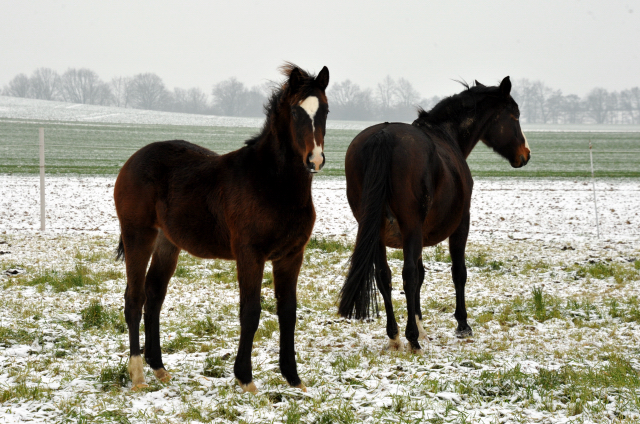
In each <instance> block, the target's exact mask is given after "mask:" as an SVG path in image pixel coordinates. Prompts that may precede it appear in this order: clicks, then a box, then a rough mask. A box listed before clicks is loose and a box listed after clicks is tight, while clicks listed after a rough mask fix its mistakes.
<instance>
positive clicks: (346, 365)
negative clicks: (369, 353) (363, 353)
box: [331, 354, 360, 374]
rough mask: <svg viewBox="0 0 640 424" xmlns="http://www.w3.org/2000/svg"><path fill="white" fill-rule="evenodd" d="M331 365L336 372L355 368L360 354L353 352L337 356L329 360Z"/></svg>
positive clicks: (339, 372)
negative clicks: (352, 353)
mask: <svg viewBox="0 0 640 424" xmlns="http://www.w3.org/2000/svg"><path fill="white" fill-rule="evenodd" d="M331 366H332V367H333V369H334V370H335V371H336V372H337V373H338V374H341V373H343V372H345V371H346V370H349V369H351V368H356V367H359V366H360V355H359V354H354V355H349V356H346V357H345V356H338V357H337V358H336V359H335V360H334V361H333V362H331Z"/></svg>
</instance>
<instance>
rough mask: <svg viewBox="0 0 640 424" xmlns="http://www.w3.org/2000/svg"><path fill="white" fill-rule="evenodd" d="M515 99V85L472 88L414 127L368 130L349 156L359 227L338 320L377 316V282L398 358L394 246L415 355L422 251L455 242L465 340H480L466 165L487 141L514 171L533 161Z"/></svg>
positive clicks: (394, 125)
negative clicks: (470, 278) (472, 305)
mask: <svg viewBox="0 0 640 424" xmlns="http://www.w3.org/2000/svg"><path fill="white" fill-rule="evenodd" d="M510 93H511V81H510V80H509V77H506V78H505V79H504V80H502V83H501V84H500V86H499V87H485V86H483V85H482V84H480V83H478V82H477V81H476V85H475V86H474V87H471V88H469V87H468V86H467V89H466V90H465V91H463V92H462V93H459V94H457V95H454V96H452V97H449V98H446V99H444V100H442V101H441V102H440V103H438V104H437V105H436V106H435V107H434V108H433V109H432V110H431V111H429V112H425V111H424V110H420V111H419V113H418V119H416V120H415V121H414V122H413V124H411V125H408V124H401V123H384V124H378V125H374V126H372V127H369V128H367V129H365V130H364V131H362V132H361V133H360V134H358V135H357V136H356V137H355V138H354V139H353V141H352V142H351V145H350V146H349V148H348V150H347V154H346V158H345V173H346V177H347V198H348V200H349V205H350V206H351V210H352V211H353V214H354V216H355V218H356V220H357V221H358V225H359V227H358V235H357V237H356V245H355V249H354V252H353V256H352V258H351V265H350V269H349V273H348V275H347V279H346V281H345V284H344V286H343V288H342V291H341V298H340V304H339V309H338V312H339V313H340V314H341V315H342V316H345V317H355V318H357V319H362V318H367V317H368V316H369V315H370V313H371V312H377V303H376V296H377V294H376V291H375V287H374V285H373V281H374V280H375V282H376V285H377V287H378V289H379V290H380V292H381V293H382V299H383V301H384V307H385V310H386V311H387V335H388V336H389V339H390V341H389V347H390V348H392V349H398V348H399V347H400V346H401V342H400V337H399V334H398V325H397V323H396V319H395V316H394V314H393V305H392V303H391V271H390V269H389V265H388V264H387V256H386V248H385V246H389V247H394V248H402V249H403V252H404V266H403V269H402V280H403V285H404V292H405V295H406V297H407V314H408V316H409V319H408V320H407V328H406V331H405V336H406V338H407V341H408V342H409V343H410V345H411V349H412V350H414V351H420V350H421V348H420V344H419V342H418V339H419V338H424V337H426V333H425V331H424V329H423V328H422V312H421V311H420V288H421V286H422V283H423V280H424V267H423V264H422V248H423V246H435V245H436V244H438V243H440V242H441V241H443V240H445V239H446V238H447V237H448V238H449V251H450V253H451V274H452V276H453V282H454V285H455V289H456V311H455V318H456V320H457V321H458V328H457V329H456V334H457V335H458V337H466V336H471V335H472V334H473V333H472V331H471V327H469V324H468V323H467V310H466V307H465V300H464V286H465V284H466V281H467V269H466V266H465V263H464V252H465V247H466V244H467V236H468V234H469V207H470V203H471V190H472V188H473V179H472V178H471V172H470V170H469V166H468V165H467V162H466V158H467V157H468V156H469V154H470V153H471V150H472V149H473V148H474V146H475V145H476V144H477V143H478V141H479V140H482V141H483V142H484V143H485V144H486V145H487V146H489V147H491V148H493V150H494V151H496V152H497V153H498V154H500V155H501V156H503V157H505V158H506V159H508V160H509V162H510V163H511V166H513V167H514V168H519V167H521V166H524V165H526V163H527V162H528V161H529V159H530V157H531V151H530V149H529V145H528V143H527V139H526V138H525V136H524V134H523V133H522V129H521V128H520V123H519V122H518V119H519V117H520V112H519V110H518V105H517V104H516V102H515V101H514V100H513V98H512V97H511V94H510ZM413 317H415V319H414V318H413Z"/></svg>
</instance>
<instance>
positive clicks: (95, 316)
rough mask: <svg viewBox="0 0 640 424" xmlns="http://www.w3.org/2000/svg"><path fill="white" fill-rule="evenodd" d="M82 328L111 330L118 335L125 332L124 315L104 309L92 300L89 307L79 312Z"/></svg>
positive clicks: (98, 302) (96, 301)
mask: <svg viewBox="0 0 640 424" xmlns="http://www.w3.org/2000/svg"><path fill="white" fill-rule="evenodd" d="M80 316H81V317H82V328H84V329H88V328H97V329H104V328H113V329H114V330H115V331H116V332H118V333H124V332H125V331H127V323H126V322H125V320H124V314H123V313H122V312H119V311H117V310H115V309H109V308H106V307H104V306H103V305H102V304H101V303H100V301H98V300H92V301H91V303H90V304H89V306H87V307H86V308H84V309H82V310H81V311H80Z"/></svg>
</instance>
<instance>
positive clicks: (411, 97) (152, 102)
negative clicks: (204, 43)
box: [2, 68, 640, 124]
mask: <svg viewBox="0 0 640 424" xmlns="http://www.w3.org/2000/svg"><path fill="white" fill-rule="evenodd" d="M269 92H270V88H269V85H268V84H264V85H262V86H255V87H251V88H249V87H247V86H245V85H244V84H243V83H242V82H240V81H238V80H237V79H236V78H234V77H231V78H229V79H226V80H224V81H221V82H218V83H216V84H214V85H213V86H212V89H211V91H210V92H209V93H207V92H205V91H203V90H202V89H200V88H196V87H194V88H189V89H182V88H174V89H173V90H169V89H167V87H166V86H165V84H164V82H163V81H162V79H161V78H160V77H159V76H158V75H156V74H154V73H143V74H138V75H135V76H133V77H116V78H113V79H112V80H111V81H109V82H105V81H103V80H102V79H100V77H99V76H98V74H96V73H95V72H94V71H92V70H90V69H86V68H80V69H76V68H69V69H68V70H67V71H65V72H64V73H63V74H62V75H59V74H58V73H57V72H56V71H54V70H52V69H50V68H38V69H36V70H35V71H34V72H33V73H32V74H31V76H27V75H26V74H19V75H16V76H15V77H14V78H13V79H12V80H11V81H10V82H9V83H8V84H7V85H6V86H5V87H4V89H3V90H2V94H3V95H5V96H14V97H26V98H35V99H43V100H60V101H66V102H72V103H83V104H95V105H109V106H118V107H131V108H138V109H150V110H164V111H172V112H184V113H197V114H212V115H226V116H261V115H262V105H263V104H264V103H265V101H266V98H267V96H268V94H269ZM512 95H513V97H514V98H515V100H516V101H517V102H518V104H519V106H520V112H521V120H522V121H523V122H524V123H529V124H531V123H543V124H591V123H597V124H640V88H638V87H634V88H631V89H627V90H623V91H614V92H609V91H607V90H605V89H604V88H594V89H593V90H591V91H590V92H589V93H588V94H587V95H586V96H585V97H584V98H580V97H579V96H577V95H575V94H569V95H565V94H563V93H562V91H561V90H556V89H553V88H551V87H548V86H547V85H545V84H544V83H543V82H541V81H530V80H528V79H520V80H517V81H515V83H514V87H513V90H512ZM327 96H328V97H329V99H330V105H331V118H332V119H346V120H386V121H410V120H412V119H413V117H414V116H415V108H416V106H418V105H420V106H422V107H423V108H424V109H426V110H429V109H430V108H432V107H433V106H434V105H435V104H436V103H437V102H438V101H440V100H441V99H442V98H441V97H438V96H433V97H422V96H421V95H420V93H419V92H418V91H417V90H416V89H415V88H414V87H413V85H412V84H411V82H409V81H408V80H406V79H405V78H399V79H394V78H391V77H390V76H387V77H385V78H384V79H383V80H382V81H381V82H380V83H378V84H377V85H376V86H375V87H374V88H373V89H371V88H361V87H360V86H359V85H358V84H356V83H354V82H352V81H351V80H349V79H347V80H344V81H342V82H337V83H334V84H332V85H331V87H330V88H329V90H328V92H327Z"/></svg>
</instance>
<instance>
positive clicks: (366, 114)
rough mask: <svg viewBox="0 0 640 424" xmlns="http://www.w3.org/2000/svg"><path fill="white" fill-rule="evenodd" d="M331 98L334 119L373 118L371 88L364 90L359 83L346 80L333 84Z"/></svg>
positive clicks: (330, 92)
mask: <svg viewBox="0 0 640 424" xmlns="http://www.w3.org/2000/svg"><path fill="white" fill-rule="evenodd" d="M328 95H329V97H330V98H331V117H332V118H334V119H351V120H366V119H372V118H373V113H372V110H371V107H372V104H373V101H372V99H371V97H372V95H371V90H370V89H366V90H362V89H361V88H360V86H359V85H358V84H354V83H352V82H351V80H345V81H342V82H340V83H337V84H333V85H332V86H331V89H330V91H329V93H328Z"/></svg>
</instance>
